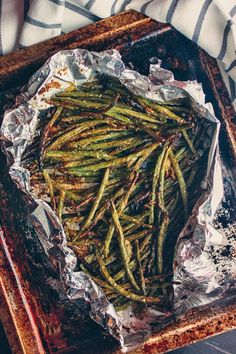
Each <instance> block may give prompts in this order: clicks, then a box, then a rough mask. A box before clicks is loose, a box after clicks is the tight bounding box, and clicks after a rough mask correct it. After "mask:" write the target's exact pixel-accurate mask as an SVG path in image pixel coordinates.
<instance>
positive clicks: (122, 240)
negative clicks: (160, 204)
mask: <svg viewBox="0 0 236 354" xmlns="http://www.w3.org/2000/svg"><path fill="white" fill-rule="evenodd" d="M111 206H112V220H113V222H114V225H115V228H116V230H117V234H118V242H119V246H120V252H121V256H122V260H123V263H124V267H125V270H126V273H127V276H128V278H129V280H130V282H131V284H132V285H133V287H134V289H136V290H139V286H138V284H137V283H136V280H135V279H134V276H133V274H132V272H131V270H130V267H129V261H128V257H127V252H126V248H125V237H124V234H123V229H122V226H121V224H120V221H119V215H118V213H117V210H116V207H115V204H114V203H113V202H111Z"/></svg>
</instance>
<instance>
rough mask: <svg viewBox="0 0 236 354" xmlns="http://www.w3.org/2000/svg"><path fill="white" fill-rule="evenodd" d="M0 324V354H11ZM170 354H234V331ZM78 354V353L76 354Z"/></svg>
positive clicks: (235, 337)
mask: <svg viewBox="0 0 236 354" xmlns="http://www.w3.org/2000/svg"><path fill="white" fill-rule="evenodd" d="M11 353H12V352H11V350H10V348H9V345H8V342H7V338H6V335H5V332H4V329H3V327H2V325H1V322H0V354H11ZM169 353H171V354H220V353H225V354H236V330H234V331H231V332H227V333H224V334H221V335H219V336H215V337H211V338H209V339H206V340H204V341H202V342H199V343H196V344H192V345H189V346H187V347H185V348H180V349H177V350H173V351H171V352H169ZM78 354H79V353H78Z"/></svg>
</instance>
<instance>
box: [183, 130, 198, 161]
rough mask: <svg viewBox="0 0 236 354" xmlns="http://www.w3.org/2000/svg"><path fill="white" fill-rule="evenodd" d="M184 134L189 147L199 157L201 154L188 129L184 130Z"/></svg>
mask: <svg viewBox="0 0 236 354" xmlns="http://www.w3.org/2000/svg"><path fill="white" fill-rule="evenodd" d="M182 134H183V137H184V139H185V140H186V143H187V144H188V146H189V149H190V150H191V151H192V153H193V155H194V156H196V157H199V154H198V152H197V150H196V149H195V147H194V145H193V143H192V141H191V139H190V138H189V136H188V133H187V132H186V130H183V131H182Z"/></svg>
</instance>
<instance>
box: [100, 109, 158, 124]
mask: <svg viewBox="0 0 236 354" xmlns="http://www.w3.org/2000/svg"><path fill="white" fill-rule="evenodd" d="M109 113H118V114H122V115H125V116H128V117H131V118H132V117H134V118H138V119H140V120H144V121H146V122H150V123H158V121H157V119H156V117H155V116H152V115H148V114H146V113H142V112H137V111H134V110H133V109H130V108H126V107H125V106H123V107H122V106H114V107H112V108H111V109H110V111H108V112H106V114H109ZM131 120H132V119H131Z"/></svg>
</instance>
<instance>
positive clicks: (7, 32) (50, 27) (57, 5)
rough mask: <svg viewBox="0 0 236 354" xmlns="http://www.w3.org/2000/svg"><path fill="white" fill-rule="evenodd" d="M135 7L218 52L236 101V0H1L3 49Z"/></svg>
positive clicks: (214, 53)
mask: <svg viewBox="0 0 236 354" xmlns="http://www.w3.org/2000/svg"><path fill="white" fill-rule="evenodd" d="M129 9H134V10H137V11H140V12H142V13H144V14H146V15H148V16H150V17H152V18H154V19H156V20H158V21H161V22H168V23H171V24H172V25H173V26H174V27H175V28H176V29H177V30H179V31H180V32H182V33H183V34H184V35H185V36H187V37H188V38H190V39H191V40H193V41H194V42H196V43H198V45H199V46H201V47H202V48H204V49H205V50H206V51H207V52H208V53H209V54H210V55H212V56H213V57H215V58H217V60H218V63H219V66H220V68H221V71H222V74H223V77H224V80H225V83H226V86H227V88H228V90H229V93H230V96H231V99H232V102H233V103H234V104H235V106H236V83H235V82H236V55H235V54H236V0H70V1H65V0H0V54H6V53H9V52H11V51H12V50H14V49H17V48H18V47H19V46H21V47H24V46H29V45H31V44H33V43H37V42H40V41H43V40H46V39H49V38H51V37H54V36H57V35H59V34H61V33H64V32H68V31H71V30H73V29H76V28H79V27H83V26H85V25H87V24H89V23H92V22H94V21H97V20H99V19H101V18H105V17H109V16H110V15H113V14H115V13H118V12H121V11H124V10H129Z"/></svg>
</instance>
